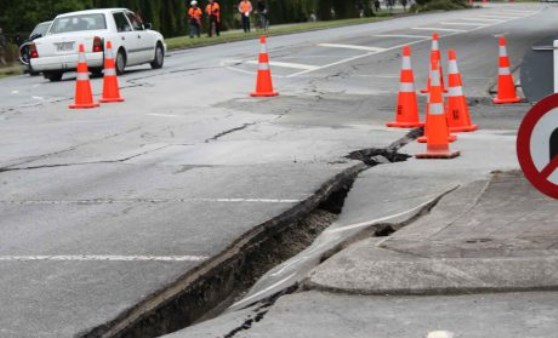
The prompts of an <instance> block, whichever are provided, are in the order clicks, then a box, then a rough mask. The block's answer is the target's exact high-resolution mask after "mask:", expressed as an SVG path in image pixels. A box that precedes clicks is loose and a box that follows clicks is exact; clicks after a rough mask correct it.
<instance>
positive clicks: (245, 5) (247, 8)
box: [238, 0, 252, 33]
mask: <svg viewBox="0 0 558 338" xmlns="http://www.w3.org/2000/svg"><path fill="white" fill-rule="evenodd" d="M238 12H240V16H241V17H242V29H244V33H250V14H251V13H252V3H251V2H250V0H242V1H240V3H239V4H238Z"/></svg>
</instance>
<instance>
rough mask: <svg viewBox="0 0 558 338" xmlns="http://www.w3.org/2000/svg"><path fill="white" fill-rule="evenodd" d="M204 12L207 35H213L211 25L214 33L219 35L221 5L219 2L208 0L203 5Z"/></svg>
mask: <svg viewBox="0 0 558 338" xmlns="http://www.w3.org/2000/svg"><path fill="white" fill-rule="evenodd" d="M205 14H207V18H208V20H207V21H208V22H209V29H208V31H207V36H209V37H211V36H212V35H213V27H215V35H217V36H219V35H220V34H221V6H220V5H219V3H218V2H217V1H215V0H209V2H208V3H207V6H206V7H205Z"/></svg>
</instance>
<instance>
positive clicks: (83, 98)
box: [70, 44, 99, 109]
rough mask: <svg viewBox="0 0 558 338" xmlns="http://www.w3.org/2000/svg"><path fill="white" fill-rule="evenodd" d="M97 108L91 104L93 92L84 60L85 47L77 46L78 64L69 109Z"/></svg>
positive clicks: (94, 104) (97, 105)
mask: <svg viewBox="0 0 558 338" xmlns="http://www.w3.org/2000/svg"><path fill="white" fill-rule="evenodd" d="M95 107H99V104H98V103H95V102H93V92H92V91H91V82H90V81H89V69H88V68H87V60H86V59H85V47H83V44H80V45H79V62H78V66H77V74H76V93H75V103H74V104H71V105H70V109H87V108H95Z"/></svg>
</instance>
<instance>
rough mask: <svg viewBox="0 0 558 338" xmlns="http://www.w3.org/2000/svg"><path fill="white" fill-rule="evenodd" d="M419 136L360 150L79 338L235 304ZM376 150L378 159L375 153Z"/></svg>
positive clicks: (145, 329) (164, 326)
mask: <svg viewBox="0 0 558 338" xmlns="http://www.w3.org/2000/svg"><path fill="white" fill-rule="evenodd" d="M418 135H420V131H417V130H414V131H412V132H410V133H409V134H407V135H406V136H404V137H403V138H401V139H399V140H397V141H396V142H394V143H392V144H391V145H389V146H388V147H386V148H385V149H366V150H363V151H361V152H360V154H361V158H360V160H361V162H360V163H357V164H355V165H353V166H351V167H349V168H348V169H346V170H344V171H342V172H341V173H339V174H337V175H335V176H334V177H333V178H331V179H330V180H328V181H327V182H325V183H324V184H323V185H322V186H321V188H320V189H318V190H317V191H316V192H315V193H314V194H312V195H311V196H309V197H308V198H306V199H305V200H303V201H301V202H300V203H298V204H296V205H294V206H293V207H292V208H291V209H289V210H287V211H286V212H284V213H283V214H281V215H279V216H277V217H275V218H273V219H271V220H269V221H267V222H265V223H263V224H260V225H259V226H257V227H255V228H254V229H252V230H251V231H249V232H248V233H246V234H245V235H244V236H243V237H242V238H239V239H238V240H237V241H235V242H234V243H233V244H232V245H231V246H229V247H228V248H227V249H226V250H224V251H223V252H222V253H221V254H219V255H217V256H215V257H213V258H211V259H209V260H208V261H207V262H204V263H203V264H202V265H200V266H199V267H197V268H196V269H195V270H194V271H190V272H189V273H187V274H186V275H184V276H182V277H181V278H180V279H179V280H177V281H176V282H175V283H173V284H172V285H170V286H169V287H167V288H166V289H164V290H161V291H160V292H158V293H157V294H155V295H153V296H152V297H150V298H149V299H146V300H144V301H143V302H141V303H140V304H137V305H136V306H135V307H134V308H132V309H130V310H129V311H127V312H126V313H124V314H122V315H121V316H120V317H118V318H116V319H115V320H114V321H112V322H110V323H106V324H105V325H102V326H99V327H97V328H94V329H92V330H91V331H89V332H86V333H83V334H81V335H80V337H156V336H160V335H163V334H166V333H170V332H174V331H177V330H179V329H182V328H185V327H187V326H189V325H192V324H194V323H197V322H199V321H203V320H206V319H210V318H213V317H215V316H217V315H219V314H221V313H222V312H223V311H225V310H227V309H228V308H229V307H230V306H231V305H233V304H236V305H238V302H242V300H243V297H244V296H245V295H246V292H247V291H248V290H249V289H250V288H252V287H253V286H254V284H255V283H256V282H257V281H258V280H259V279H260V278H261V277H262V276H263V275H264V274H265V273H266V272H268V271H269V270H270V269H272V268H273V267H276V266H278V265H280V264H281V263H282V262H285V261H287V260H288V259H290V258H291V257H294V256H296V255H297V254H299V253H300V252H302V251H304V250H305V249H307V248H308V247H310V246H311V245H312V243H313V242H314V240H315V239H316V238H317V237H318V236H319V235H320V234H322V233H323V231H324V230H325V229H327V228H328V227H329V226H330V225H331V224H332V223H334V221H335V220H336V218H337V215H339V214H340V213H341V211H342V209H343V203H344V200H345V198H346V196H347V194H348V193H349V191H350V189H351V187H352V183H353V182H354V180H355V179H356V178H357V176H358V175H359V173H361V172H362V171H364V170H366V169H368V168H370V167H373V166H375V165H378V164H384V163H386V162H387V163H390V162H391V161H393V162H395V161H402V160H405V159H406V158H407V156H406V155H404V154H399V153H398V150H399V149H400V148H401V147H403V146H404V145H405V144H407V143H408V142H410V141H411V140H413V139H414V138H415V137H417V136H418ZM372 154H374V155H373V156H372ZM379 154H381V155H382V156H383V157H382V159H380V158H378V156H379ZM348 156H351V155H348ZM353 156H354V155H353ZM382 229H383V230H384V231H385V229H384V228H382ZM347 240H350V237H349V238H347ZM338 247H340V246H338ZM285 290H290V288H289V287H287V288H282V289H279V290H278V291H274V292H273V293H272V294H271V295H268V296H266V297H263V298H262V299H258V302H263V304H264V305H262V306H259V307H258V309H259V310H258V314H256V315H255V317H254V318H252V319H248V320H247V322H246V323H245V324H243V326H245V327H248V326H249V325H250V324H249V323H250V321H258V320H260V319H262V318H263V316H264V315H265V309H266V307H269V306H271V305H270V304H272V303H273V302H272V300H273V299H275V297H276V296H277V294H278V293H284V292H285ZM293 290H294V289H293ZM252 303H253V302H250V303H249V304H252ZM265 304H267V305H265ZM240 331H241V329H239V330H238V331H236V332H240ZM230 334H231V335H230V336H231V337H232V336H233V335H234V333H232V332H231V333H230Z"/></svg>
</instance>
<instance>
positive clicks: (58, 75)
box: [44, 72, 64, 82]
mask: <svg viewBox="0 0 558 338" xmlns="http://www.w3.org/2000/svg"><path fill="white" fill-rule="evenodd" d="M62 75H64V73H62V72H48V73H44V76H45V77H46V78H47V79H49V80H50V82H58V81H60V80H62Z"/></svg>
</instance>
